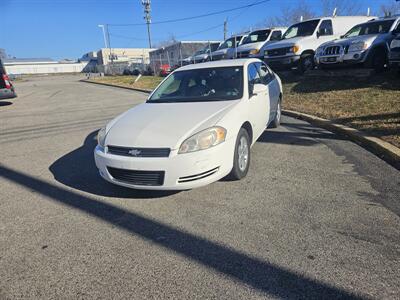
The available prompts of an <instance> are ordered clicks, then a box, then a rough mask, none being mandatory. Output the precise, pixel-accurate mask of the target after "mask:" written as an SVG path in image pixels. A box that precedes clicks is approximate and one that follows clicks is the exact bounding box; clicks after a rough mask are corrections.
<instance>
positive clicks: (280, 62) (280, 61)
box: [264, 55, 300, 71]
mask: <svg viewBox="0 0 400 300" xmlns="http://www.w3.org/2000/svg"><path fill="white" fill-rule="evenodd" d="M299 60H300V55H290V56H279V57H269V56H264V62H265V63H266V64H267V65H268V66H270V67H271V69H273V70H277V71H279V70H290V69H292V68H295V67H297V65H298V62H299Z"/></svg>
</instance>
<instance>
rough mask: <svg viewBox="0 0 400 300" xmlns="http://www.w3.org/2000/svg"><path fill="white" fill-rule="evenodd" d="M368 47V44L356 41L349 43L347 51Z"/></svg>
mask: <svg viewBox="0 0 400 300" xmlns="http://www.w3.org/2000/svg"><path fill="white" fill-rule="evenodd" d="M367 48H368V44H367V43H365V42H358V43H354V44H351V45H350V47H349V52H357V51H363V50H365V49H367Z"/></svg>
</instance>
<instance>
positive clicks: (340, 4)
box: [321, 0, 367, 16]
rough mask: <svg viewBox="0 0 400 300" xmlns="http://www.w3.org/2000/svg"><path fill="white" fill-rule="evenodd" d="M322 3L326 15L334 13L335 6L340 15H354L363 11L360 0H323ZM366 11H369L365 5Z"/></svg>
mask: <svg viewBox="0 0 400 300" xmlns="http://www.w3.org/2000/svg"><path fill="white" fill-rule="evenodd" d="M321 4H322V12H323V14H324V16H329V15H332V14H333V11H334V10H335V8H336V9H337V15H339V16H354V15H358V14H360V13H361V11H362V4H361V2H360V1H359V0H322V3H321ZM365 13H367V7H365Z"/></svg>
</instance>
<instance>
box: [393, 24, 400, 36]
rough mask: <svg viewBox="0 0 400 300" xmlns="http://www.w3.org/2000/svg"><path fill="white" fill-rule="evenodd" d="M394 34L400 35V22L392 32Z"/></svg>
mask: <svg viewBox="0 0 400 300" xmlns="http://www.w3.org/2000/svg"><path fill="white" fill-rule="evenodd" d="M393 32H394V33H396V34H399V33H400V21H399V23H397V26H396V27H395V28H394V30H393Z"/></svg>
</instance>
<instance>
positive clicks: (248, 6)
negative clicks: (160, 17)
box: [108, 0, 270, 26]
mask: <svg viewBox="0 0 400 300" xmlns="http://www.w3.org/2000/svg"><path fill="white" fill-rule="evenodd" d="M269 1H270V0H263V1H257V2H253V3H251V4H247V5H242V6H238V7H234V8H230V9H224V10H220V11H215V12H211V13H207V14H202V15H197V16H192V17H186V18H179V19H171V20H164V21H158V22H152V24H153V25H157V24H166V23H175V22H182V21H188V20H194V19H200V18H205V17H209V16H214V15H220V14H223V13H227V12H231V11H235V10H240V9H243V8H250V7H253V6H257V5H260V4H263V3H266V2H269ZM108 25H109V26H144V25H146V24H143V23H134V24H108Z"/></svg>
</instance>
